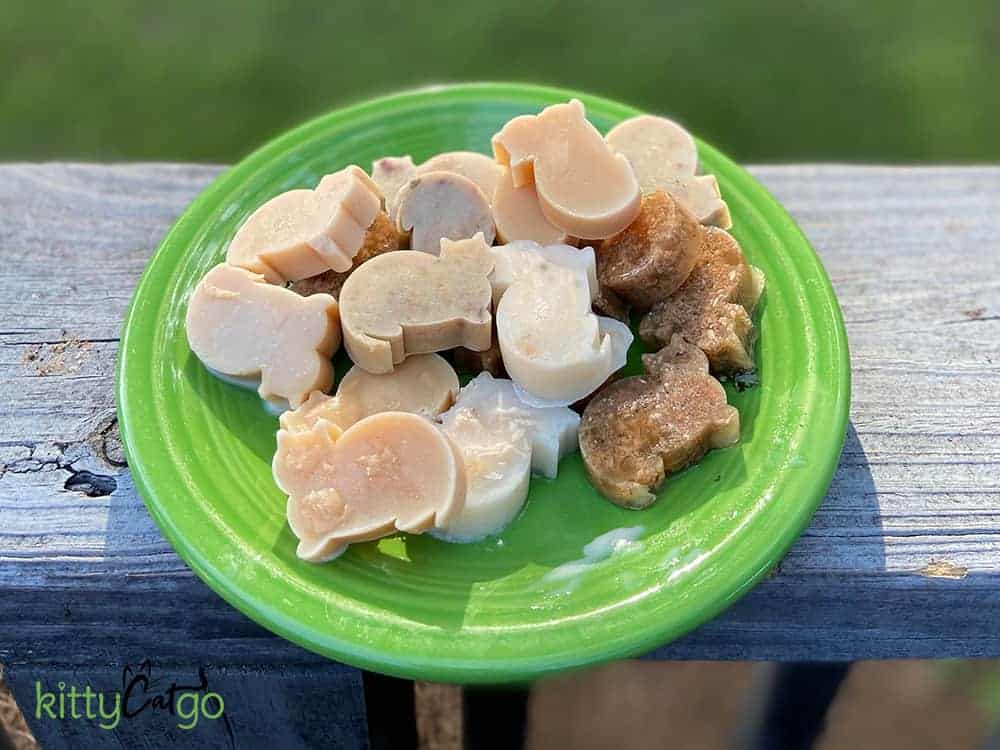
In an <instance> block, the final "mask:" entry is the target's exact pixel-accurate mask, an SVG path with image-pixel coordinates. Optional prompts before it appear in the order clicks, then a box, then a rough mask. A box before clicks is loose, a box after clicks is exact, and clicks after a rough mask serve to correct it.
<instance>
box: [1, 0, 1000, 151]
mask: <svg viewBox="0 0 1000 750" xmlns="http://www.w3.org/2000/svg"><path fill="white" fill-rule="evenodd" d="M0 71H2V73H0V159H3V160H12V159H57V158H58V159H64V158H74V159H90V160H103V161H108V160H125V159H128V160H139V159H145V160H150V159H161V160H163V159H166V160H189V161H192V160H193V161H206V162H229V161H233V160H234V159H237V158H238V157H240V156H241V155H243V154H245V153H247V152H248V151H249V150H251V149H252V148H254V147H255V146H256V145H259V144H260V143H262V142H263V141H265V140H266V139H268V138H269V137H271V136H272V135H274V134H276V133H278V132H280V131H281V130H283V129H285V128H287V127H289V126H291V125H293V124H295V123H298V122H300V121H301V120H303V119H304V118H308V117H310V116H313V115H317V114H320V113H322V112H324V111H326V110H328V109H330V108H331V107H336V106H339V105H342V104H346V103H349V102H352V101H355V100H358V99H361V98H365V97H369V96H372V95H373V94H378V93H383V92H388V91H391V90H394V89H400V88H406V87H410V86H415V85H421V84H427V83H431V82H444V81H457V80H485V79H494V80H516V81H532V82H544V83H550V84H557V85H565V86H573V87H577V88H580V89H584V90H588V91H591V92H594V93H600V94H605V95H608V96H610V97H613V98H616V99H620V100H622V101H625V102H629V103H631V104H634V105H637V106H640V107H642V108H644V109H647V110H651V111H655V112H661V113H668V114H671V115H673V116H675V117H676V118H677V119H679V120H681V121H682V122H684V123H685V124H686V125H688V126H689V127H690V128H691V129H692V130H694V131H695V132H696V133H697V134H699V135H701V136H702V137H703V138H705V139H707V140H709V141H710V142H713V143H714V144H716V145H718V146H720V147H721V148H723V149H724V150H726V151H727V152H729V153H730V154H731V155H732V156H734V157H735V158H737V159H738V160H741V161H750V162H783V161H794V160H805V159H809V160H814V161H815V160H838V161H872V162H966V161H997V160H998V159H1000V137H998V135H997V132H998V126H997V123H998V122H1000V3H998V2H997V0H971V1H967V0H954V1H952V2H947V3H941V2H923V0H881V1H879V0H874V1H873V0H821V1H819V2H803V1H802V0H774V1H773V2H761V3H747V2H745V1H744V0H722V1H721V2H715V3H681V2H662V1H661V2H656V1H655V0H646V1H645V2H601V3H597V2H576V3H573V2H556V1H553V0H518V1H517V2H512V3H497V2H485V1H484V0H465V2H461V3H450V2H435V3H433V4H432V3H420V2H412V1H411V2H381V3H365V2H335V1H331V0H326V1H325V2H308V3H306V2H244V1H242V0H222V1H220V2H205V1H204V0H200V1H198V0H172V2H167V3H162V2H161V3H153V2H148V1H147V2H140V1H137V0H95V1H94V2H89V3H81V2H74V1H73V0H50V1H49V2H44V3H40V2H23V1H22V0H2V1H0Z"/></svg>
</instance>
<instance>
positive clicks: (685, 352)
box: [580, 336, 740, 508]
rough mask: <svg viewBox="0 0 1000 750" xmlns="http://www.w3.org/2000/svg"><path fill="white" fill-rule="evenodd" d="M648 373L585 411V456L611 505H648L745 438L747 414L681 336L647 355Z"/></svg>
mask: <svg viewBox="0 0 1000 750" xmlns="http://www.w3.org/2000/svg"><path fill="white" fill-rule="evenodd" d="M642 359H643V365H644V367H645V370H646V373H645V374H644V375H640V376H634V377H628V378H623V379H621V380H617V381H615V382H613V383H610V384H609V385H608V386H607V387H605V388H604V389H602V390H601V391H600V392H599V393H598V394H597V395H596V396H594V398H593V399H591V401H590V403H589V404H587V408H586V409H585V410H584V412H583V418H582V420H581V421H580V452H581V454H582V456H583V462H584V465H585V467H586V469H587V474H588V476H589V477H590V480H591V482H592V483H593V484H594V486H595V487H596V488H597V489H598V490H599V491H600V492H601V493H602V494H603V495H604V496H605V497H607V498H608V499H609V500H610V501H611V502H613V503H615V504H617V505H621V506H623V507H626V508H645V507H648V506H649V505H651V504H652V503H653V502H655V501H656V495H655V494H654V492H655V490H656V489H657V488H658V487H659V486H660V485H661V484H662V483H663V480H664V478H665V477H666V476H667V475H668V474H671V473H673V472H675V471H679V470H680V469H683V468H684V467H685V466H688V465H690V464H692V463H694V462H696V461H698V460H699V459H701V457H702V456H704V455H705V453H707V452H708V451H709V450H711V449H712V448H722V447H725V446H728V445H732V444H733V443H735V442H736V441H737V440H738V439H739V431H740V428H739V412H737V411H736V409H734V408H733V407H732V406H729V405H728V404H727V403H726V392H725V390H724V389H723V387H722V385H721V384H720V383H719V381H717V380H716V379H715V378H713V377H712V376H711V375H709V374H708V360H707V358H706V357H705V355H704V353H703V352H702V351H701V350H700V349H698V348H697V347H695V346H692V345H691V344H688V343H687V342H685V341H684V340H683V339H682V338H681V337H680V336H675V337H674V338H673V339H672V340H671V342H670V344H668V345H667V346H666V347H664V348H663V349H661V350H660V351H659V352H657V353H656V354H646V355H643V358H642Z"/></svg>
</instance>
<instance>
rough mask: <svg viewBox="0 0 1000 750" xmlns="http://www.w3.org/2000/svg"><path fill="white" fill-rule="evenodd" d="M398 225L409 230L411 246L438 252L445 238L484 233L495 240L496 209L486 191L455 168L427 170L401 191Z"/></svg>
mask: <svg viewBox="0 0 1000 750" xmlns="http://www.w3.org/2000/svg"><path fill="white" fill-rule="evenodd" d="M396 228H397V229H399V231H400V232H404V233H405V232H409V234H410V249H411V250H422V251H424V252H426V253H433V254H434V255H437V254H438V250H439V249H440V247H441V240H443V239H446V240H464V239H468V238H470V237H474V236H475V235H476V234H482V235H483V238H484V240H485V241H486V244H487V245H491V244H493V240H494V238H495V237H496V229H495V227H494V225H493V213H492V211H491V210H490V204H489V201H488V200H487V199H486V196H485V195H483V191H482V190H480V189H479V187H478V186H477V185H476V183H474V182H473V181H472V180H470V179H468V178H467V177H462V175H460V174H455V173H453V172H426V173H424V174H422V175H420V176H419V177H415V178H414V179H412V180H410V182H408V183H407V184H406V186H405V187H404V188H403V189H402V190H401V191H400V194H399V213H398V215H397V216H396Z"/></svg>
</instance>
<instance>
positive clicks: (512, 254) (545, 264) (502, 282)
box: [490, 240, 598, 308]
mask: <svg viewBox="0 0 1000 750" xmlns="http://www.w3.org/2000/svg"><path fill="white" fill-rule="evenodd" d="M490 252H491V253H493V273H491V274H490V283H491V284H492V285H493V306H494V308H495V307H496V306H497V305H499V304H500V298H501V297H503V295H504V292H506V291H507V289H508V288H509V287H510V285H511V284H513V283H515V282H516V281H521V280H527V279H530V278H531V277H532V276H534V275H535V274H538V273H545V272H546V271H549V270H551V269H550V266H558V267H560V268H566V269H569V271H570V272H580V273H583V274H584V275H585V276H586V278H587V288H588V290H589V292H590V294H591V296H592V297H593V296H596V294H597V290H598V284H597V265H596V258H595V255H594V249H593V248H592V247H584V248H576V247H572V246H571V245H544V246H543V245H540V244H538V243H537V242H534V241H532V240H517V241H515V242H508V243H507V244H506V245H494V246H493V247H491V248H490Z"/></svg>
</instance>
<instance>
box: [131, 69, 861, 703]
mask: <svg viewBox="0 0 1000 750" xmlns="http://www.w3.org/2000/svg"><path fill="white" fill-rule="evenodd" d="M441 92H446V93H450V94H458V95H468V96H470V97H472V98H476V97H489V96H494V97H501V96H502V97H505V98H507V99H511V98H515V99H516V98H517V97H519V96H523V97H524V98H532V97H535V98H547V99H556V100H558V99H563V100H565V99H569V98H574V97H575V98H579V99H582V100H583V101H584V102H585V103H589V102H595V103H598V104H600V106H602V107H603V108H604V109H605V110H607V111H615V112H618V113H620V114H621V116H623V117H625V116H631V115H634V114H641V113H643V112H644V110H642V109H640V108H636V107H632V106H630V105H627V104H624V103H622V102H618V101H615V100H612V99H608V98H605V97H602V96H596V95H591V94H589V93H586V92H581V91H574V90H571V89H566V88H560V87H552V86H543V85H534V84H524V83H518V82H480V83H457V84H444V85H432V86H423V87H418V88H408V89H404V90H400V91H396V92H394V93H390V94H386V95H383V96H378V97H374V98H370V99H364V100H361V101H359V102H356V103H354V104H350V105H347V106H344V107H337V108H335V109H332V110H330V111H328V112H325V113H323V114H320V115H318V116H316V117H313V118H311V119H309V120H307V121H305V122H304V123H302V124H300V125H298V126H296V127H293V128H291V129H289V130H287V131H284V132H282V133H280V134H279V135H277V136H276V137H275V138H272V139H270V140H269V141H267V142H265V143H264V144H263V145H261V146H260V147H258V148H256V149H254V150H253V151H252V152H251V153H250V154H249V155H247V156H246V157H244V158H243V159H241V160H240V161H238V162H237V163H236V164H234V165H232V166H230V167H229V168H227V169H225V170H224V171H223V172H222V173H221V174H219V175H218V176H217V177H216V178H215V179H214V180H213V181H212V182H211V183H210V184H209V185H208V186H207V187H205V188H204V189H203V190H202V191H201V192H200V193H199V194H198V196H197V197H196V198H195V199H194V200H193V201H191V203H190V204H188V205H187V207H186V208H185V209H184V211H183V212H182V213H181V215H180V216H179V217H178V219H177V220H176V221H175V222H174V224H173V225H172V226H171V228H170V230H169V231H168V232H167V233H166V234H165V235H164V237H163V239H162V240H161V241H160V243H159V245H158V246H157V249H156V251H155V252H154V253H153V254H152V255H151V256H150V259H149V260H148V261H147V264H146V267H145V269H144V270H143V273H142V275H141V276H140V278H139V280H138V282H137V283H136V286H135V289H134V291H133V293H132V297H131V299H130V302H129V305H128V308H127V311H126V313H125V317H124V320H123V323H122V328H121V335H120V340H119V350H118V355H117V362H116V368H115V401H116V413H117V416H118V424H119V431H120V434H121V439H122V445H123V447H124V450H125V453H126V456H127V458H128V465H129V471H130V473H131V475H132V479H133V483H134V485H135V487H136V490H137V492H138V493H139V495H140V497H141V498H142V500H143V503H144V505H145V506H146V508H147V510H148V511H149V513H150V515H151V516H152V517H153V519H154V521H155V522H156V524H157V526H158V527H159V529H160V531H161V532H162V533H163V534H164V536H165V537H166V539H167V541H168V542H169V543H170V545H171V547H172V548H173V549H174V550H175V551H176V552H177V554H178V555H179V556H180V557H181V558H182V559H183V560H184V562H185V564H187V565H188V566H189V567H190V568H191V569H192V570H193V571H194V572H195V574H196V575H197V576H198V577H199V578H200V579H201V580H202V581H203V582H204V583H205V584H207V585H208V586H209V587H210V588H211V589H212V590H213V591H215V592H216V593H217V594H219V595H220V596H221V597H222V598H223V599H224V600H225V601H226V602H227V603H228V604H229V605H231V606H233V607H234V608H236V609H237V610H239V611H240V612H242V613H243V614H244V615H246V616H247V617H249V618H250V619H251V620H253V621H254V622H256V623H258V624H260V625H261V626H263V627H265V628H266V629H268V630H269V631H271V632H273V633H276V634H277V635H279V636H281V637H283V638H285V639H286V640H289V641H291V642H293V643H295V644H297V645H299V646H301V647H303V648H305V649H307V650H309V651H312V652H314V653H318V654H320V655H322V656H325V657H327V658H330V659H334V660H336V661H340V662H342V663H345V664H349V665H352V666H355V667H358V668H362V669H369V670H374V671H378V672H383V673H386V674H392V675H396V676H400V677H406V678H413V679H429V680H434V681H441V682H453V683H461V684H473V683H491V684H499V683H524V682H528V681H531V680H534V679H536V678H538V677H540V676H543V675H546V674H552V673H558V672H564V671H568V670H572V669H576V668H582V667H586V666H591V665H594V664H598V663H602V662H606V661H610V660H613V659H620V658H628V657H631V656H636V655H639V654H642V653H646V652H648V651H650V650H652V649H655V648H658V647H660V646H663V645H666V644H667V643H669V642H672V641H674V640H676V639H677V638H679V637H681V636H683V635H685V634H687V633H689V632H691V631H692V630H694V629H695V628H697V627H699V626H700V625H702V624H704V623H706V622H708V621H709V620H711V619H713V618H715V617H716V616H718V615H719V614H720V613H721V612H723V611H724V610H725V609H728V608H729V607H730V606H731V605H732V604H734V603H735V602H736V601H737V600H738V599H740V598H741V597H742V596H743V595H744V594H746V593H747V592H749V591H750V590H751V589H752V588H753V587H754V586H755V585H756V584H757V583H758V582H759V581H760V580H761V578H763V577H764V576H765V575H766V574H767V572H768V571H769V570H770V569H771V568H772V567H773V566H774V565H775V564H776V563H777V562H778V561H780V560H781V558H783V557H784V556H785V554H786V553H787V552H788V550H789V548H790V547H791V546H792V544H794V542H795V541H796V540H797V539H798V538H799V537H800V536H801V534H802V532H803V531H804V530H805V528H806V526H807V525H808V524H809V522H810V520H811V519H812V517H813V515H814V513H815V511H816V509H817V508H818V507H819V505H820V504H821V503H822V501H823V498H824V497H825V495H826V491H827V490H828V488H829V485H830V483H831V481H832V479H833V475H834V472H835V471H836V468H837V466H838V464H839V460H840V454H841V452H842V450H843V445H844V441H845V439H846V434H847V426H848V420H849V410H850V401H851V398H850V393H851V368H850V354H849V349H848V341H847V333H846V329H845V326H844V321H843V315H842V312H841V309H840V303H839V301H838V299H837V296H836V294H835V292H834V290H833V286H832V284H831V282H830V279H829V274H828V273H827V271H826V269H825V267H824V266H823V263H822V261H821V259H820V258H819V256H818V254H817V253H816V251H815V250H814V248H813V247H812V245H811V243H810V242H809V241H808V239H807V238H806V236H805V234H804V233H803V232H802V230H801V229H800V228H799V227H798V225H797V224H796V222H795V221H794V219H792V217H791V216H790V215H789V213H788V212H787V210H786V209H785V208H784V206H783V205H782V204H781V203H780V202H779V201H778V200H777V199H776V198H775V197H774V196H773V195H772V194H771V192H770V191H769V190H768V189H767V188H766V187H765V186H764V185H763V184H762V183H761V182H759V181H758V180H757V179H756V178H754V177H753V176H752V175H750V173H749V172H748V171H747V170H746V169H745V168H743V167H742V166H740V165H739V164H737V163H736V162H734V161H733V160H731V159H730V158H729V157H728V156H726V155H725V154H723V153H722V152H720V151H718V150H717V149H715V148H714V147H712V146H711V145H710V144H708V143H706V142H705V141H703V140H701V139H699V138H696V139H695V140H696V141H697V143H698V148H699V151H700V152H702V153H705V152H708V153H711V155H712V157H713V159H714V160H718V161H720V162H723V163H725V165H726V168H727V170H728V171H730V172H731V177H732V178H733V179H739V180H740V181H741V182H743V183H746V184H749V185H751V186H752V187H753V189H754V190H755V191H758V192H760V193H762V194H763V195H764V196H765V197H766V198H767V199H768V200H769V201H770V202H771V203H772V204H773V208H774V209H775V211H776V216H777V218H779V219H780V220H781V222H782V224H783V229H784V231H785V233H787V234H786V236H787V237H788V238H789V240H790V241H791V240H794V241H795V243H796V244H799V245H801V246H802V247H804V248H805V250H807V251H808V252H809V253H811V254H812V255H813V256H814V258H815V261H816V267H817V269H818V271H819V277H820V281H821V285H822V287H823V292H824V297H825V298H826V299H827V300H828V301H829V302H830V312H831V313H832V316H833V323H834V326H833V328H834V331H835V337H834V339H835V340H834V341H832V342H830V345H831V347H832V349H833V350H834V352H833V357H832V359H833V360H834V361H835V362H836V364H837V374H838V375H839V377H837V379H836V385H837V393H836V394H835V408H834V410H833V411H834V413H833V415H832V417H833V424H832V427H833V428H835V430H836V434H838V435H839V436H840V437H839V440H838V441H836V442H837V443H838V444H839V447H838V448H837V450H836V451H834V450H833V449H832V448H831V450H830V451H829V452H828V453H826V454H825V455H824V456H823V457H822V466H820V467H818V468H817V469H816V472H815V476H816V477H817V479H816V481H815V483H814V486H815V487H816V488H817V489H816V490H815V491H814V492H813V493H812V495H811V496H810V497H808V498H805V497H804V498H801V499H800V502H799V503H797V504H796V505H795V506H794V507H795V513H794V516H790V517H789V518H788V519H787V523H786V524H785V525H784V526H783V528H782V530H781V533H780V534H778V535H776V536H775V538H774V539H772V540H771V542H770V543H769V544H766V545H762V546H761V547H760V551H759V552H758V554H756V555H754V556H753V558H752V559H751V560H749V561H747V563H746V564H745V565H743V566H741V569H742V570H752V573H749V574H745V575H740V576H734V575H732V574H730V575H729V576H723V578H724V579H725V580H724V581H722V582H720V583H717V584H715V586H714V588H716V589H717V590H722V589H724V590H726V591H728V592H729V593H728V595H726V596H717V597H715V598H714V599H713V600H712V601H711V602H710V603H708V604H706V605H704V606H700V607H698V608H695V609H692V610H689V611H688V614H687V615H686V616H685V617H682V618H680V619H679V620H674V621H672V622H670V621H666V622H665V624H664V625H663V626H662V627H659V628H657V627H650V628H647V629H645V630H642V631H640V632H637V633H636V634H635V637H633V638H631V639H628V640H627V642H618V641H616V642H615V643H614V644H609V645H608V646H607V647H605V648H603V649H602V648H597V649H596V650H595V649H588V653H587V655H586V656H584V657H583V658H580V659H570V658H551V657H545V656H544V655H543V656H537V655H535V656H529V657H525V658H523V659H520V660H518V661H517V662H514V663H505V664H503V665H499V664H497V663H495V662H488V663H486V664H485V665H484V664H483V663H481V660H474V659H465V660H455V659H451V660H446V659H441V660H438V661H428V660H426V659H420V658H418V659H399V658H394V657H393V656H392V655H387V654H385V653H384V652H380V651H379V649H378V648H373V647H372V646H371V645H368V644H366V645H359V644H357V643H355V642H353V641H349V640H345V639H340V638H337V637H336V636H335V635H334V634H331V633H330V632H326V633H324V634H323V638H322V642H319V641H318V640H317V639H315V638H309V637H307V635H306V634H303V633H302V632H300V631H298V630H296V629H295V622H296V621H295V620H294V618H289V617H287V616H286V615H285V614H284V613H281V612H279V611H278V610H277V609H275V608H273V607H271V606H269V603H268V602H267V601H261V599H260V597H259V596H257V595H255V594H253V593H249V592H247V591H245V590H243V589H242V588H241V587H240V586H238V585H236V584H235V583H234V582H233V581H232V580H229V579H227V577H226V576H224V575H220V574H219V573H218V572H217V571H216V569H215V568H214V567H213V565H212V564H211V563H210V562H209V561H208V560H207V559H206V558H205V557H204V556H203V555H202V554H201V553H200V551H199V550H198V549H197V548H196V546H195V545H193V544H191V543H190V541H189V540H188V539H187V538H186V536H185V535H184V534H183V533H182V532H181V531H180V530H179V529H178V528H177V527H176V526H175V524H174V523H173V521H172V520H171V518H170V517H169V514H168V513H167V512H166V509H165V507H164V506H163V505H162V503H161V502H160V501H159V499H158V498H157V493H156V491H155V490H154V488H153V483H154V481H155V480H153V479H152V478H151V476H150V475H149V474H148V473H147V471H146V469H145V468H144V466H143V462H142V460H141V458H140V457H139V456H140V453H141V451H140V448H139V447H138V446H137V445H136V444H135V443H134V440H133V431H132V429H131V427H130V419H131V406H130V403H129V390H130V382H131V378H130V377H129V376H128V374H127V368H128V361H127V360H128V351H129V348H130V344H131V343H132V340H133V337H135V336H137V335H138V334H137V332H136V328H137V325H138V324H137V323H136V321H137V320H138V318H139V315H140V310H139V305H138V304H137V302H138V301H139V300H140V299H141V298H142V297H143V296H144V295H145V294H148V293H149V292H151V291H155V290H156V289H157V286H158V284H157V281H156V279H155V278H154V271H155V270H156V266H157V259H158V258H160V259H161V260H162V256H163V255H164V254H165V253H166V252H167V248H169V247H170V246H171V245H172V244H173V243H174V242H175V238H177V237H178V236H179V235H181V234H182V233H183V231H184V230H185V228H186V226H187V224H188V223H190V222H192V221H195V220H196V217H195V215H196V214H198V213H200V212H201V211H202V210H203V209H205V208H207V207H208V206H209V205H210V204H211V203H212V201H213V199H214V197H215V195H216V194H217V193H219V192H221V191H223V190H224V189H226V188H227V187H228V186H229V183H230V182H231V181H232V180H234V179H237V178H240V179H246V178H248V177H249V176H250V175H251V174H253V172H254V171H256V169H257V166H258V163H259V162H262V161H266V160H267V159H269V157H270V155H271V154H272V153H273V152H277V151H280V150H281V148H282V146H283V145H284V144H286V143H288V142H291V141H296V140H299V139H300V138H302V137H303V136H305V135H306V134H308V133H311V132H312V131H313V130H317V131H318V130H320V129H322V128H323V127H325V126H328V125H329V123H330V121H331V120H332V119H339V118H345V117H346V118H351V117H356V116H358V115H362V114H364V113H365V112H366V111H367V110H370V109H381V108H383V107H385V106H387V105H390V104H404V103H407V102H411V101H413V100H417V99H420V98H422V97H424V96H426V95H428V94H430V95H433V94H437V93H441ZM819 488H821V489H819ZM734 578H738V579H739V581H731V580H730V579H734ZM303 630H305V631H306V632H307V633H311V632H314V629H312V628H303ZM624 640H625V639H623V641H624Z"/></svg>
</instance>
